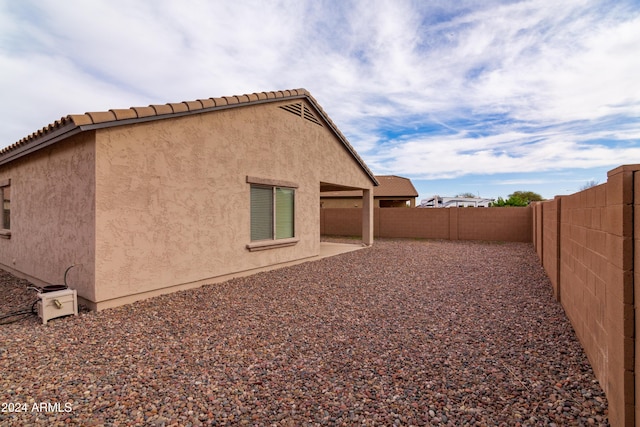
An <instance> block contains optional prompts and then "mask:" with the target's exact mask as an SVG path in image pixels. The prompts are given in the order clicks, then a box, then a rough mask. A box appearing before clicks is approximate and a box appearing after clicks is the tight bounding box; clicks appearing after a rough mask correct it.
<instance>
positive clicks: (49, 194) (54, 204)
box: [0, 132, 96, 300]
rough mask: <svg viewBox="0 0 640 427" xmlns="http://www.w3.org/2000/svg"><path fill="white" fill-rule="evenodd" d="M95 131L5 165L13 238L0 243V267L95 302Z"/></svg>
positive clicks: (1, 176)
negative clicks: (62, 286)
mask: <svg viewBox="0 0 640 427" xmlns="http://www.w3.org/2000/svg"><path fill="white" fill-rule="evenodd" d="M94 160H95V152H94V145H93V132H85V133H82V134H79V135H76V136H73V137H71V138H69V139H67V140H65V141H63V142H60V143H58V144H56V145H53V146H50V147H47V148H44V149H42V150H39V151H37V152H35V153H33V154H31V155H29V156H27V157H23V158H20V159H18V160H16V161H14V162H12V163H9V164H7V165H4V166H2V168H1V170H0V180H2V179H10V180H11V236H10V238H8V239H4V238H3V239H0V264H1V265H0V268H3V269H5V270H7V271H10V272H14V273H17V274H20V275H21V276H23V277H26V278H27V279H29V280H30V281H31V282H32V283H34V284H36V285H44V284H62V283H63V280H64V273H65V270H66V269H67V268H68V267H69V266H71V265H75V267H74V268H72V269H71V270H69V274H68V277H67V279H68V285H69V286H70V287H72V288H74V289H77V290H78V294H80V295H83V296H84V297H85V298H87V299H89V300H95V297H96V296H95V290H94V275H93V273H94V268H93V266H94V247H95V233H94V231H95V228H94V215H95V201H94V188H95V174H94Z"/></svg>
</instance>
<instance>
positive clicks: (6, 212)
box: [0, 180, 11, 230]
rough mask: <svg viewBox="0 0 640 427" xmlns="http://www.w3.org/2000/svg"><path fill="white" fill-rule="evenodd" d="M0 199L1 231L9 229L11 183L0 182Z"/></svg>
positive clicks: (8, 181)
mask: <svg viewBox="0 0 640 427" xmlns="http://www.w3.org/2000/svg"><path fill="white" fill-rule="evenodd" d="M0 198H2V213H1V214H0V216H1V217H2V227H1V228H2V229H5V230H9V229H10V228H11V181H10V180H7V181H4V182H0Z"/></svg>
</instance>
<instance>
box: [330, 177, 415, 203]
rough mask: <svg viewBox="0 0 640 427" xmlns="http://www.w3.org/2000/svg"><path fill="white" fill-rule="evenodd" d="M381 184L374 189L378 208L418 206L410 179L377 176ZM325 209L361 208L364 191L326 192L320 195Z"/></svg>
mask: <svg viewBox="0 0 640 427" xmlns="http://www.w3.org/2000/svg"><path fill="white" fill-rule="evenodd" d="M376 179H377V180H378V182H379V183H380V185H379V186H378V187H375V188H374V189H373V203H374V207H376V208H402V207H411V208H414V207H415V206H416V197H418V192H417V191H416V188H415V187H414V186H413V183H412V182H411V180H410V179H409V178H403V177H401V176H396V175H376ZM320 206H321V207H323V208H361V207H362V191H358V190H354V191H324V192H322V193H320Z"/></svg>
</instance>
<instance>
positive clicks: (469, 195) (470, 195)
mask: <svg viewBox="0 0 640 427" xmlns="http://www.w3.org/2000/svg"><path fill="white" fill-rule="evenodd" d="M456 197H476V195H475V194H473V193H460V194H458V195H456Z"/></svg>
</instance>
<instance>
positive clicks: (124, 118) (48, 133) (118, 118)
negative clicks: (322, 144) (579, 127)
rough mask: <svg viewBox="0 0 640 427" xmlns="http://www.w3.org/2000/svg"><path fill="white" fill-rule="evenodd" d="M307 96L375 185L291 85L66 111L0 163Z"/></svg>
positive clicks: (4, 152) (0, 156)
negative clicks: (89, 136) (107, 134)
mask: <svg viewBox="0 0 640 427" xmlns="http://www.w3.org/2000/svg"><path fill="white" fill-rule="evenodd" d="M302 98H304V99H307V100H308V101H309V103H310V104H311V105H312V106H313V107H314V108H315V109H316V111H317V112H318V113H319V114H320V115H321V116H322V119H323V120H324V121H325V122H326V123H327V125H329V127H330V128H331V130H332V131H333V132H334V133H335V134H336V136H338V138H339V139H340V140H341V142H342V143H343V144H344V146H345V148H346V149H347V150H348V151H349V153H350V154H351V155H352V156H354V158H355V159H356V160H357V162H358V163H359V164H360V166H361V167H362V168H363V169H364V171H365V172H366V173H367V174H368V175H369V177H370V178H371V180H372V181H373V183H374V184H375V185H378V182H377V181H376V179H375V177H374V175H373V173H372V172H371V170H369V168H368V166H367V165H366V164H365V163H364V161H363V160H362V158H361V157H360V156H359V155H358V153H356V151H355V149H354V148H353V147H352V146H351V144H350V143H349V141H347V138H346V137H345V136H344V135H343V134H342V132H340V130H339V129H338V127H337V126H336V125H335V123H333V121H332V120H331V119H330V118H329V116H328V115H327V113H326V112H325V111H324V110H323V109H322V107H321V106H320V104H318V102H317V101H316V100H315V98H314V97H313V96H311V94H310V93H309V91H307V90H306V89H291V90H282V91H272V92H258V93H251V94H244V95H233V96H223V97H220V98H206V99H198V100H195V101H183V102H178V103H167V104H159V105H149V106H148V107H131V108H127V109H111V110H109V111H99V112H87V113H84V114H69V115H67V116H65V117H62V118H60V120H56V121H55V122H53V123H51V124H49V125H48V126H45V127H43V128H42V129H40V130H38V131H36V132H34V133H32V134H31V135H28V136H26V137H24V138H22V139H21V140H19V141H18V142H15V143H14V144H11V145H9V146H7V147H5V148H2V149H0V164H4V163H7V162H10V161H12V160H14V159H15V158H18V157H20V156H22V155H24V154H28V153H30V152H33V151H35V150H37V149H40V148H44V147H45V146H48V145H51V144H53V143H55V142H57V141H59V140H62V139H65V138H68V137H69V136H71V135H74V134H76V133H79V132H82V131H86V130H92V129H100V128H104V127H110V126H119V125H126V124H132V123H138V122H144V121H151V120H160V119H166V118H171V117H179V116H184V115H189V114H198V113H205V112H209V111H215V110H221V109H227V108H234V107H241V106H246V105H251V104H261V103H268V102H274V101H280V100H286V99H302Z"/></svg>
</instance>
